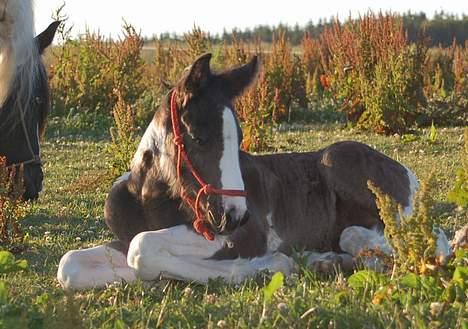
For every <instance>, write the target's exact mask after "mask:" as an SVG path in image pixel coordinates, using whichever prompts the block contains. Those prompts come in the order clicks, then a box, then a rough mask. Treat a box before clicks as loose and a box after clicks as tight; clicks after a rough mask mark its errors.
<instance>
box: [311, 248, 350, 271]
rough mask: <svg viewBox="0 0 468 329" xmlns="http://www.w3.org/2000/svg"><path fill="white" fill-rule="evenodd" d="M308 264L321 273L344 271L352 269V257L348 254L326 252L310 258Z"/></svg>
mask: <svg viewBox="0 0 468 329" xmlns="http://www.w3.org/2000/svg"><path fill="white" fill-rule="evenodd" d="M308 265H309V266H310V268H312V270H314V271H315V272H318V273H322V274H333V273H336V271H337V270H339V269H340V270H342V271H345V272H348V271H352V270H353V268H354V261H353V257H352V256H351V255H348V254H335V253H332V252H331V253H326V254H324V255H321V256H319V257H318V258H316V259H313V257H312V259H310V258H309V261H308Z"/></svg>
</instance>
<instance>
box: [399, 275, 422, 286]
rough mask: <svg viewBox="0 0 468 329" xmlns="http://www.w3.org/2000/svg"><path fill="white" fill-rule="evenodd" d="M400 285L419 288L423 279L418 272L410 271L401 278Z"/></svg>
mask: <svg viewBox="0 0 468 329" xmlns="http://www.w3.org/2000/svg"><path fill="white" fill-rule="evenodd" d="M400 285H402V286H403V287H407V288H413V289H417V288H419V287H420V286H421V280H420V278H419V276H417V275H416V274H414V273H408V274H406V275H405V276H404V277H402V278H401V280H400Z"/></svg>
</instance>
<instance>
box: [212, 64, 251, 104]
mask: <svg viewBox="0 0 468 329" xmlns="http://www.w3.org/2000/svg"><path fill="white" fill-rule="evenodd" d="M259 67H260V64H259V60H258V57H257V56H254V57H253V58H252V59H251V60H250V62H248V63H247V64H245V65H242V66H240V67H237V68H234V69H232V70H229V71H226V72H223V73H221V74H220V75H218V76H217V78H218V79H220V81H219V85H220V87H221V92H222V93H223V94H224V95H225V96H227V97H228V98H231V99H232V98H235V97H237V96H239V95H241V94H242V92H243V91H244V90H245V89H246V88H247V87H249V86H250V85H251V84H252V83H253V82H254V81H255V79H256V77H257V74H258V70H259Z"/></svg>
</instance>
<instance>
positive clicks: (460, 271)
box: [452, 266, 468, 289]
mask: <svg viewBox="0 0 468 329" xmlns="http://www.w3.org/2000/svg"><path fill="white" fill-rule="evenodd" d="M452 280H453V281H454V282H455V283H456V284H457V285H458V286H459V287H460V288H462V289H465V284H466V282H467V281H468V266H457V268H456V269H455V271H454V272H453V278H452Z"/></svg>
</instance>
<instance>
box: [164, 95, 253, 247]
mask: <svg viewBox="0 0 468 329" xmlns="http://www.w3.org/2000/svg"><path fill="white" fill-rule="evenodd" d="M171 119H172V132H173V134H174V144H175V145H176V146H177V178H178V179H179V180H181V179H182V161H184V162H185V165H186V166H187V168H188V169H189V170H190V173H191V174H192V176H193V177H195V179H196V180H197V182H198V184H200V186H201V187H200V189H199V190H198V193H197V197H196V199H195V200H194V199H193V198H191V197H190V196H189V195H188V194H187V193H186V191H185V190H182V194H181V197H182V200H184V202H185V203H186V204H188V205H189V206H190V208H192V209H193V211H194V212H195V220H194V222H193V228H194V229H195V231H196V232H197V233H198V234H201V235H203V236H204V237H205V239H207V240H209V241H213V240H214V234H213V232H211V231H210V229H209V228H208V227H207V226H206V225H205V223H204V222H203V217H202V214H201V210H200V202H201V197H202V195H210V194H218V195H228V196H240V197H246V196H247V193H246V192H245V191H241V190H223V189H217V188H214V187H213V186H212V185H210V184H207V183H205V181H204V180H203V179H202V178H201V176H200V175H199V174H198V172H197V170H196V169H195V167H194V166H193V164H192V162H191V161H190V159H189V157H188V155H187V151H186V150H185V147H184V138H183V136H182V133H181V131H180V121H179V115H178V109H177V93H176V91H175V90H174V91H173V92H172V95H171Z"/></svg>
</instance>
